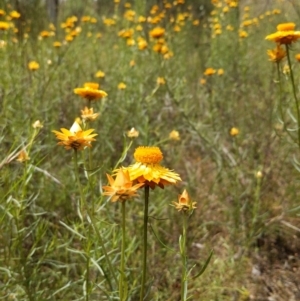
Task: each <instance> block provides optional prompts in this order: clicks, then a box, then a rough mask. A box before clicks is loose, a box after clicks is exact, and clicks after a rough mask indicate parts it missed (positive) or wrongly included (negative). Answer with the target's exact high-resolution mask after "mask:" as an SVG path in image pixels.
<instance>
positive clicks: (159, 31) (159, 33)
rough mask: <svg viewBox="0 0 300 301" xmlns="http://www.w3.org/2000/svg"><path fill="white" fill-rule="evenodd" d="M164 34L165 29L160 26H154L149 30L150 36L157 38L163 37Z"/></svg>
mask: <svg viewBox="0 0 300 301" xmlns="http://www.w3.org/2000/svg"><path fill="white" fill-rule="evenodd" d="M164 34H165V29H164V28H162V27H155V28H153V29H152V30H151V31H150V32H149V35H150V37H151V38H154V39H159V38H161V37H163V36H164Z"/></svg>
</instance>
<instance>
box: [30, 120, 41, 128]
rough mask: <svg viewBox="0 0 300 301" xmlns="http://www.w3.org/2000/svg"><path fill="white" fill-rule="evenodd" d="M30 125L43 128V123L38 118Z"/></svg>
mask: <svg viewBox="0 0 300 301" xmlns="http://www.w3.org/2000/svg"><path fill="white" fill-rule="evenodd" d="M32 127H33V128H34V129H41V128H43V124H42V123H41V122H40V121H39V120H36V121H35V122H34V123H33V124H32Z"/></svg>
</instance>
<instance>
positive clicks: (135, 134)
mask: <svg viewBox="0 0 300 301" xmlns="http://www.w3.org/2000/svg"><path fill="white" fill-rule="evenodd" d="M138 136H139V131H137V130H136V129H135V128H131V130H130V131H127V137H128V138H137V137H138Z"/></svg>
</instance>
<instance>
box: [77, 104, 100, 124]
mask: <svg viewBox="0 0 300 301" xmlns="http://www.w3.org/2000/svg"><path fill="white" fill-rule="evenodd" d="M99 115H100V113H94V109H93V108H90V109H89V108H88V107H84V109H83V110H81V118H82V119H83V120H84V121H94V120H96V119H97V117H98V116H99Z"/></svg>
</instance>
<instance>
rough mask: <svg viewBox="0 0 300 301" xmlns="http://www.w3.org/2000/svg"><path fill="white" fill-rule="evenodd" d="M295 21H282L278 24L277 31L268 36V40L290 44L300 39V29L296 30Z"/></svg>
mask: <svg viewBox="0 0 300 301" xmlns="http://www.w3.org/2000/svg"><path fill="white" fill-rule="evenodd" d="M295 27H296V24H295V23H282V24H279V25H278V26H277V31H276V32H275V33H272V34H270V35H267V36H266V40H269V41H273V42H276V43H278V44H285V45H289V44H291V43H293V42H296V41H297V40H298V39H300V31H295Z"/></svg>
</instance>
